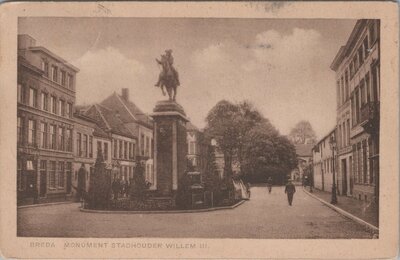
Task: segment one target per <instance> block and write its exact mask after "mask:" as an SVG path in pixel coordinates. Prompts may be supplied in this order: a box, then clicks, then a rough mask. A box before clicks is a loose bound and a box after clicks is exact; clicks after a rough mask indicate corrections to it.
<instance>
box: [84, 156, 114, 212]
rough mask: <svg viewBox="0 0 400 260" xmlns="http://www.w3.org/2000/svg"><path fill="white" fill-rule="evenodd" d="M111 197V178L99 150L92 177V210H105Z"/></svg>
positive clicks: (90, 201)
mask: <svg viewBox="0 0 400 260" xmlns="http://www.w3.org/2000/svg"><path fill="white" fill-rule="evenodd" d="M110 197H111V176H110V174H109V172H108V171H107V170H106V164H105V163H104V159H103V153H102V150H101V149H98V150H97V158H96V162H95V164H94V170H93V173H92V174H91V176H90V183H89V192H88V202H89V207H90V208H92V209H105V208H107V206H108V203H109V199H110Z"/></svg>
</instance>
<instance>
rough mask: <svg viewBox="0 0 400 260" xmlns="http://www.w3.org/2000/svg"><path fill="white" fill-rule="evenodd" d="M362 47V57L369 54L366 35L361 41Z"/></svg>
mask: <svg viewBox="0 0 400 260" xmlns="http://www.w3.org/2000/svg"><path fill="white" fill-rule="evenodd" d="M363 47H364V57H365V58H366V57H368V55H369V49H368V35H367V36H365V38H364V41H363Z"/></svg>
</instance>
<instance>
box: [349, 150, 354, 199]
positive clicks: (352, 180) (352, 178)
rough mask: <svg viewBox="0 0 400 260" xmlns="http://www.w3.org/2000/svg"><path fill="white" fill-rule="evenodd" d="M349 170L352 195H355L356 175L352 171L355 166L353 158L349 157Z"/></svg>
mask: <svg viewBox="0 0 400 260" xmlns="http://www.w3.org/2000/svg"><path fill="white" fill-rule="evenodd" d="M349 165H350V167H349V170H350V195H353V186H354V176H353V175H354V174H353V171H352V165H353V157H351V156H350V157H349Z"/></svg>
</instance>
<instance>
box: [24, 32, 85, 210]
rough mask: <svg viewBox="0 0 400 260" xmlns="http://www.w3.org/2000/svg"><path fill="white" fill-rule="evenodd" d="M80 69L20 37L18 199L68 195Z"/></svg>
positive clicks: (63, 196) (29, 39)
mask: <svg viewBox="0 0 400 260" xmlns="http://www.w3.org/2000/svg"><path fill="white" fill-rule="evenodd" d="M78 71H79V70H78V69H77V68H76V67H74V66H73V65H71V64H69V63H68V62H67V61H65V60H64V59H63V58H61V57H59V56H58V55H56V54H54V53H53V52H51V51H50V50H48V49H46V48H45V47H42V46H36V41H35V39H33V38H32V37H30V36H29V35H18V84H17V86H18V90H17V95H18V97H17V142H18V143H17V150H18V151H17V190H18V201H19V202H20V203H24V200H25V201H26V200H31V199H33V198H35V199H37V200H38V201H39V202H44V201H48V200H55V199H65V198H66V196H67V195H68V194H70V193H71V183H70V182H71V175H72V164H73V160H74V159H73V153H72V147H73V144H72V132H73V128H74V122H73V119H72V113H73V106H74V103H75V76H76V73H77V72H78Z"/></svg>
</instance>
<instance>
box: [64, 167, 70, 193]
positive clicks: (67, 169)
mask: <svg viewBox="0 0 400 260" xmlns="http://www.w3.org/2000/svg"><path fill="white" fill-rule="evenodd" d="M71 174H72V163H71V162H67V163H66V166H65V175H66V176H67V191H70V190H71Z"/></svg>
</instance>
